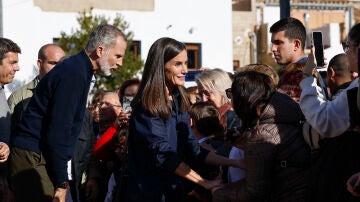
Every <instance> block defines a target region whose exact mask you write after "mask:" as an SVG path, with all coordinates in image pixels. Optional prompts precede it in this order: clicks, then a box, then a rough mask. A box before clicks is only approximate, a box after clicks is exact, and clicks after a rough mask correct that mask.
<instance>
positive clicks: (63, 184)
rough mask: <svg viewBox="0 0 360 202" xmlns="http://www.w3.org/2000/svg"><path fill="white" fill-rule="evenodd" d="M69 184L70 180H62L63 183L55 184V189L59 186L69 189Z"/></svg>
mask: <svg viewBox="0 0 360 202" xmlns="http://www.w3.org/2000/svg"><path fill="white" fill-rule="evenodd" d="M68 186H69V181H65V182H62V183H60V184H57V185H56V186H55V189H57V188H61V189H67V188H68Z"/></svg>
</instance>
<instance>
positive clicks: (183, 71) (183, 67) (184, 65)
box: [182, 64, 188, 74]
mask: <svg viewBox="0 0 360 202" xmlns="http://www.w3.org/2000/svg"><path fill="white" fill-rule="evenodd" d="M182 73H184V74H186V73H188V67H187V64H183V65H182Z"/></svg>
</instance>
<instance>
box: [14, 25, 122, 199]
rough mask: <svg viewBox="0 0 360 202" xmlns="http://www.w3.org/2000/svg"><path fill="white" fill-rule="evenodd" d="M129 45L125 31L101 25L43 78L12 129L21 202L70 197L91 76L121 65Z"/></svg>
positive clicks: (104, 72) (17, 187)
mask: <svg viewBox="0 0 360 202" xmlns="http://www.w3.org/2000/svg"><path fill="white" fill-rule="evenodd" d="M126 46H127V43H126V37H125V35H124V34H123V33H122V31H120V30H119V29H118V28H116V27H114V26H111V25H100V26H98V27H97V28H95V29H94V30H93V32H92V33H91V35H90V37H89V40H88V42H87V45H86V47H85V49H84V50H83V51H81V52H80V53H79V54H77V55H74V56H71V57H69V58H67V59H65V60H64V61H62V62H61V63H59V64H58V65H56V66H55V67H54V69H53V70H52V71H50V72H49V73H48V74H46V75H45V76H44V78H43V79H42V80H41V82H40V83H39V85H38V86H37V88H36V90H35V93H34V95H33V97H32V98H31V100H30V102H29V105H28V107H27V109H26V110H25V112H24V113H23V116H22V120H21V122H20V123H19V125H18V128H17V130H16V133H14V134H12V146H13V149H12V150H11V158H10V175H11V176H10V182H11V186H12V189H13V192H14V194H15V196H16V199H17V201H29V200H31V201H52V200H53V199H54V200H56V201H65V196H66V189H67V186H68V184H69V183H68V176H67V162H68V160H70V159H71V157H72V155H73V154H74V148H75V143H76V139H77V137H78V135H79V132H80V129H81V126H82V123H83V118H84V112H85V108H86V100H87V95H88V91H89V87H90V82H91V78H92V76H93V73H94V72H102V73H103V74H105V75H110V74H111V70H112V69H115V68H117V67H118V66H121V65H122V62H123V57H124V54H125V50H126Z"/></svg>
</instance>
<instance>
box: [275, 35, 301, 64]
mask: <svg viewBox="0 0 360 202" xmlns="http://www.w3.org/2000/svg"><path fill="white" fill-rule="evenodd" d="M294 50H295V43H294V40H289V38H287V37H286V36H285V31H280V32H275V33H272V34H271V52H272V53H273V54H274V57H275V60H276V62H277V63H278V64H279V65H287V64H290V63H292V62H295V61H296V59H297V58H295V55H294V54H295V51H294Z"/></svg>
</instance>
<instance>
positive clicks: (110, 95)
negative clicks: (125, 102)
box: [101, 93, 119, 102]
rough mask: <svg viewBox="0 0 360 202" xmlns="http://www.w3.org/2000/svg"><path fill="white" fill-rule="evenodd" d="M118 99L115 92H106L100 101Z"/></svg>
mask: <svg viewBox="0 0 360 202" xmlns="http://www.w3.org/2000/svg"><path fill="white" fill-rule="evenodd" d="M117 100H119V98H118V96H117V94H116V93H108V94H105V95H104V96H103V97H102V98H101V101H103V102H104V101H107V102H114V101H117Z"/></svg>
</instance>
